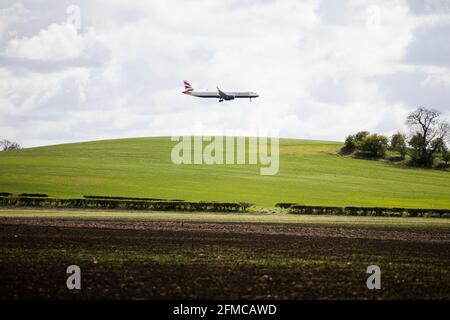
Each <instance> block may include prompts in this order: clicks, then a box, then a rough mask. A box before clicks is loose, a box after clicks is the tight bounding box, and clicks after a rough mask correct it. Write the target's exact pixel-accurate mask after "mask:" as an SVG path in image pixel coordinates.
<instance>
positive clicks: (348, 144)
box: [341, 131, 389, 158]
mask: <svg viewBox="0 0 450 320" xmlns="http://www.w3.org/2000/svg"><path fill="white" fill-rule="evenodd" d="M388 142H389V141H388V138H387V137H385V136H383V135H379V134H376V133H373V134H370V133H369V132H368V131H360V132H358V133H356V134H354V135H349V136H347V138H346V139H345V143H344V146H343V147H342V149H341V153H342V154H350V153H354V152H357V155H358V156H361V157H364V158H382V157H384V156H385V155H386V150H387V148H388Z"/></svg>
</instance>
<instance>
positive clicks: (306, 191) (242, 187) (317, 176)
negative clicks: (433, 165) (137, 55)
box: [0, 137, 450, 208]
mask: <svg viewBox="0 0 450 320" xmlns="http://www.w3.org/2000/svg"><path fill="white" fill-rule="evenodd" d="M175 144H176V142H172V141H171V140H170V138H167V137H158V138H135V139H123V140H106V141H94V142H86V143H74V144H64V145H56V146H48V147H39V148H29V149H22V150H15V151H7V152H0V192H2V191H3V192H13V193H20V192H27V193H47V194H49V195H50V196H55V197H81V196H83V195H85V194H93V195H114V196H135V197H155V198H166V199H183V200H192V201H199V200H200V201H201V200H209V201H211V200H212V201H246V202H252V203H255V204H256V205H257V206H263V207H271V206H274V204H275V203H277V202H296V203H300V204H306V205H335V206H352V205H353V206H385V207H387V206H392V207H422V208H423V207H426V208H450V172H443V171H438V170H426V169H412V168H406V167H403V166H396V165H393V164H390V163H386V162H383V161H370V160H358V159H351V158H347V157H342V156H339V155H337V154H336V151H337V150H338V149H339V148H340V146H341V144H340V143H338V142H326V141H307V140H287V139H282V140H281V141H280V169H279V172H278V174H277V175H275V176H261V175H260V174H259V169H260V165H228V166H227V165H213V166H208V165H180V166H177V165H175V164H173V163H172V162H171V159H170V153H171V150H172V147H173V146H174V145H175Z"/></svg>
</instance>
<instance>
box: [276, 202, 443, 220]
mask: <svg viewBox="0 0 450 320" xmlns="http://www.w3.org/2000/svg"><path fill="white" fill-rule="evenodd" d="M276 206H277V207H279V208H285V209H288V212H289V213H292V214H311V215H345V216H374V217H440V218H449V217H450V209H426V208H385V207H330V206H306V205H299V204H292V203H277V204H276Z"/></svg>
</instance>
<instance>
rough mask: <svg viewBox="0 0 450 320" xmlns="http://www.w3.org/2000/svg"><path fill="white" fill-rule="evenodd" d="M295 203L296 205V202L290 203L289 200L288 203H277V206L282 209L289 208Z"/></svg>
mask: <svg viewBox="0 0 450 320" xmlns="http://www.w3.org/2000/svg"><path fill="white" fill-rule="evenodd" d="M293 205H295V203H289V202H287V203H283V202H282V203H277V204H276V205H275V207H277V208H282V209H288V208H290V207H292V206H293Z"/></svg>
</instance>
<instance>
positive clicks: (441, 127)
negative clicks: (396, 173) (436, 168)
mask: <svg viewBox="0 0 450 320" xmlns="http://www.w3.org/2000/svg"><path fill="white" fill-rule="evenodd" d="M440 116H441V113H440V112H439V111H437V110H430V109H426V108H423V107H420V108H418V109H417V110H416V111H414V112H411V113H410V114H409V115H408V117H407V118H406V124H407V125H408V126H409V127H410V130H411V132H412V137H411V139H410V140H409V144H410V146H411V147H412V148H413V150H412V152H411V159H412V163H413V164H415V165H418V166H423V167H430V166H432V165H433V160H434V156H435V153H436V152H438V150H439V148H442V143H444V144H445V142H446V141H447V140H448V136H449V134H450V125H449V123H448V122H446V121H443V120H440V119H439V117H440Z"/></svg>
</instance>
